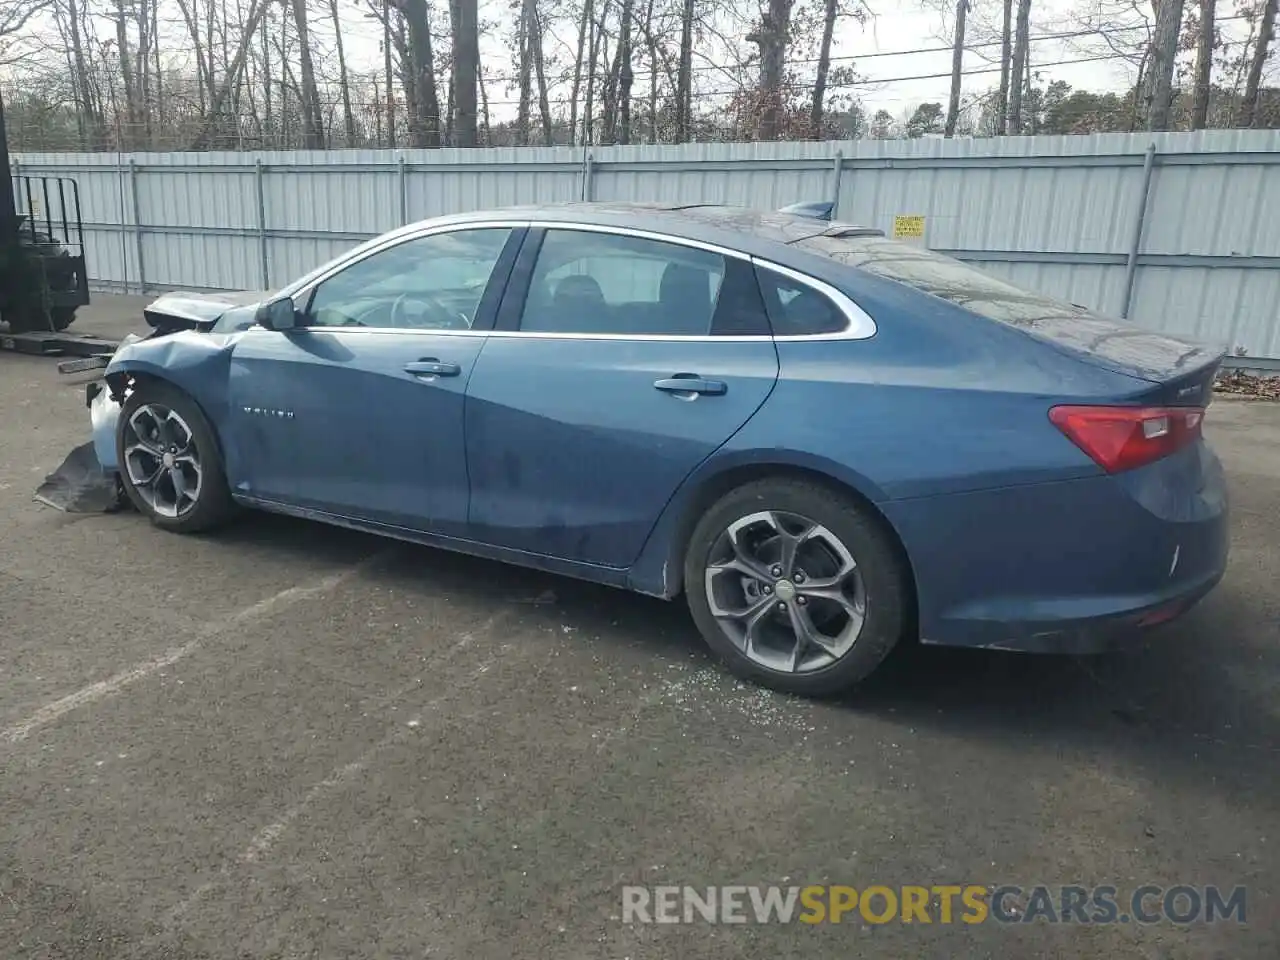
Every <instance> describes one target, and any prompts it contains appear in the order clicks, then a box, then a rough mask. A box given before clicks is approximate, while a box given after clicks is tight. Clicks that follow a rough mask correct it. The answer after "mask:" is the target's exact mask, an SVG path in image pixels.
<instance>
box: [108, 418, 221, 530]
mask: <svg viewBox="0 0 1280 960" xmlns="http://www.w3.org/2000/svg"><path fill="white" fill-rule="evenodd" d="M124 466H125V470H126V471H127V473H128V475H129V482H130V484H131V485H132V486H133V489H134V490H135V491H136V492H137V493H138V496H140V497H141V498H142V499H143V501H144V502H145V503H146V504H147V506H148V507H150V508H151V509H152V510H153V511H154V512H155V513H156V515H157V516H161V517H180V516H182V515H183V514H185V513H187V512H188V511H190V510H191V509H192V508H194V507H195V505H196V503H197V502H198V501H199V499H200V489H201V486H202V483H203V479H204V475H203V469H202V467H201V464H200V451H199V450H198V449H197V448H196V444H195V439H194V437H193V436H192V433H191V427H190V426H188V425H187V422H186V421H185V420H183V419H182V417H181V415H179V414H178V413H177V412H176V411H174V410H172V409H171V408H169V407H166V406H165V405H164V404H161V403H144V404H141V405H140V406H139V407H138V408H137V409H136V410H134V411H133V413H132V414H131V415H130V417H129V419H128V421H127V422H126V423H125V425H124Z"/></svg>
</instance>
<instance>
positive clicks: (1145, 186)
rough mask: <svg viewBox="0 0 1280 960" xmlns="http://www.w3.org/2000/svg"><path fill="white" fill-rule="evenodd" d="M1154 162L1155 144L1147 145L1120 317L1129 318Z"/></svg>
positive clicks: (1127, 259)
mask: <svg viewBox="0 0 1280 960" xmlns="http://www.w3.org/2000/svg"><path fill="white" fill-rule="evenodd" d="M1155 162H1156V145H1155V143H1151V144H1150V145H1148V147H1147V152H1146V155H1145V156H1144V157H1143V158H1142V195H1141V196H1140V197H1139V198H1138V211H1137V215H1136V216H1135V217H1134V222H1133V236H1132V237H1131V238H1130V239H1129V255H1128V257H1127V258H1126V259H1125V264H1124V302H1123V303H1122V304H1121V305H1120V318H1121V319H1122V320H1128V319H1129V308H1130V307H1131V306H1132V305H1133V286H1134V281H1135V280H1136V279H1137V276H1138V251H1139V250H1140V249H1141V248H1142V235H1143V231H1144V229H1145V227H1146V222H1147V201H1148V199H1149V198H1150V196H1151V173H1152V170H1153V169H1154V167H1155Z"/></svg>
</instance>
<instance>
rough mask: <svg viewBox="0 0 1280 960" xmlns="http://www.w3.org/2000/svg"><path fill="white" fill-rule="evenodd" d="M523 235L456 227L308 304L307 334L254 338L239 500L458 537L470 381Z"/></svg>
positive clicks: (236, 361)
mask: <svg viewBox="0 0 1280 960" xmlns="http://www.w3.org/2000/svg"><path fill="white" fill-rule="evenodd" d="M523 232H524V231H523V229H522V228H517V227H513V226H512V225H495V226H468V227H466V228H457V227H454V228H452V229H447V230H443V231H436V232H431V233H427V234H423V235H418V236H413V237H409V238H407V239H403V240H400V241H397V242H394V243H392V244H390V245H388V246H386V247H382V248H379V249H376V250H374V251H372V252H364V253H361V254H360V255H358V257H357V259H355V260H354V261H353V262H350V263H347V264H343V265H341V266H340V267H338V268H337V269H336V270H334V271H332V272H330V273H328V274H326V275H324V276H323V277H321V278H319V279H318V280H316V281H315V282H314V283H312V284H311V285H309V286H308V287H306V288H304V289H302V290H300V291H298V292H296V293H295V294H294V296H293V303H294V308H295V317H296V324H297V326H296V327H295V328H294V329H291V330H283V331H276V330H266V329H263V328H261V327H255V328H253V329H251V330H249V331H247V332H246V333H245V334H244V336H243V339H241V340H240V342H239V343H238V344H237V345H236V347H235V349H234V351H233V354H232V360H231V377H230V398H229V399H230V402H231V403H230V406H231V410H230V416H231V423H232V430H231V435H232V436H233V437H234V441H235V445H236V453H237V457H236V460H237V468H238V469H237V471H236V474H235V476H234V481H235V485H236V490H237V492H238V493H240V494H241V495H244V496H248V497H251V498H257V499H259V500H265V501H272V502H276V503H282V504H286V505H290V506H293V507H297V508H304V509H310V510H317V511H322V512H325V513H329V514H335V515H338V516H342V517H350V518H355V519H362V520H370V521H375V522H379V523H385V524H392V525H395V526H400V527H406V528H411V529H418V530H432V531H438V532H444V533H457V532H458V531H459V530H460V529H461V528H462V527H463V526H464V524H465V522H466V515H467V499H468V495H469V492H468V486H467V471H466V461H465V457H466V451H465V446H464V443H463V404H464V398H465V392H466V384H467V379H468V377H469V376H470V375H471V372H472V368H473V366H474V364H475V360H476V357H477V356H478V355H479V353H480V348H481V346H482V345H483V343H484V335H485V332H486V330H487V329H488V328H489V327H491V326H492V322H493V317H494V314H495V312H496V307H497V304H498V302H499V301H500V298H501V293H502V287H503V284H504V283H505V282H506V278H507V276H508V275H509V273H510V269H511V264H512V262H513V260H514V257H515V251H516V249H517V248H518V247H519V240H520V239H521V237H522V235H523Z"/></svg>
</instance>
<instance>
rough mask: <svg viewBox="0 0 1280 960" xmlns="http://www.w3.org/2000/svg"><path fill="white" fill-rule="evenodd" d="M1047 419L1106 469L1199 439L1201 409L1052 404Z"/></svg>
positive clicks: (1146, 459)
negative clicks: (1057, 405)
mask: <svg viewBox="0 0 1280 960" xmlns="http://www.w3.org/2000/svg"><path fill="white" fill-rule="evenodd" d="M1049 419H1050V420H1052V421H1053V423H1054V425H1055V426H1056V427H1057V428H1058V429H1059V430H1061V431H1062V432H1063V433H1065V434H1066V435H1067V437H1069V438H1070V440H1071V442H1072V443H1074V444H1075V445H1076V446H1077V447H1079V448H1080V449H1081V450H1083V451H1084V452H1085V453H1087V454H1088V455H1089V456H1090V457H1092V458H1093V460H1094V461H1095V462H1096V463H1097V464H1098V466H1100V467H1102V469H1103V470H1106V471H1107V473H1120V472H1121V471H1124V470H1132V469H1134V468H1135V467H1141V466H1143V465H1144V464H1148V463H1152V462H1153V461H1155V460H1159V459H1160V458H1161V457H1167V456H1169V454H1171V453H1173V452H1175V451H1177V450H1181V449H1182V448H1183V447H1185V446H1187V445H1188V444H1190V443H1194V442H1195V441H1196V440H1197V439H1199V437H1200V428H1201V426H1202V425H1203V423H1204V408H1203V407H1075V406H1062V407H1053V408H1052V409H1051V410H1050V411H1049Z"/></svg>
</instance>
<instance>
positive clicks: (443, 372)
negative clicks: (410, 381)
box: [404, 357, 462, 379]
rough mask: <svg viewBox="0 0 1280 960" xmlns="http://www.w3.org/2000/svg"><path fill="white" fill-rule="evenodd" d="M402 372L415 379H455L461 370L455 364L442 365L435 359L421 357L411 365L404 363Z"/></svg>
mask: <svg viewBox="0 0 1280 960" xmlns="http://www.w3.org/2000/svg"><path fill="white" fill-rule="evenodd" d="M404 372H405V373H411V374H413V375H414V376H415V377H421V378H423V379H429V378H431V377H456V376H457V375H458V374H460V373H461V372H462V368H461V367H460V366H458V365H457V364H456V363H442V362H441V361H439V360H437V359H436V358H435V357H423V358H422V359H421V360H415V361H414V362H413V363H406V364H405V365H404Z"/></svg>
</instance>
